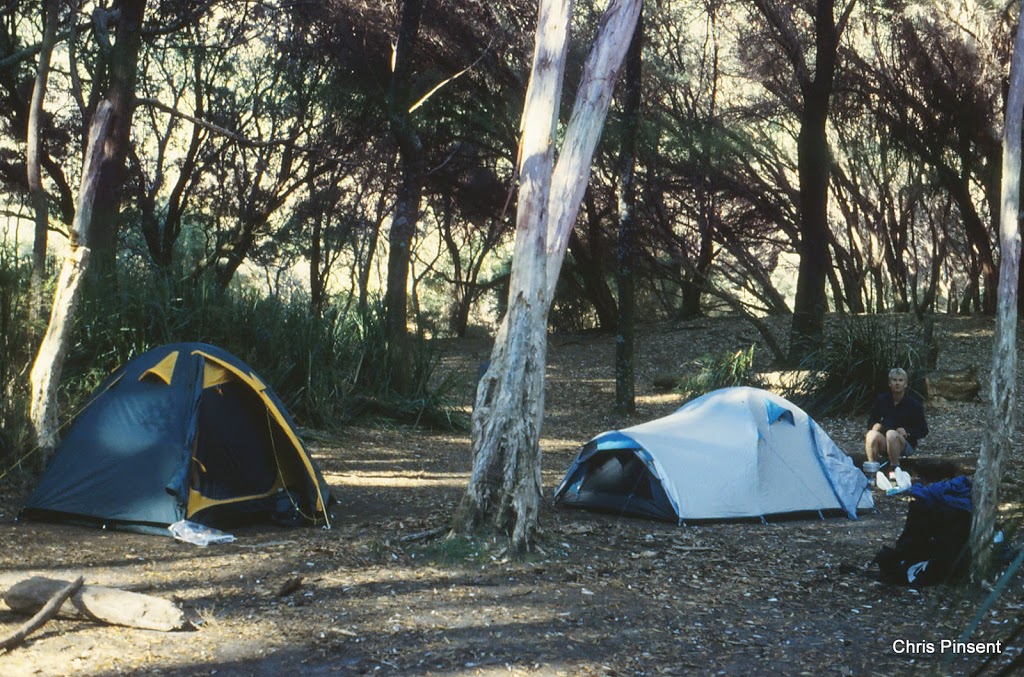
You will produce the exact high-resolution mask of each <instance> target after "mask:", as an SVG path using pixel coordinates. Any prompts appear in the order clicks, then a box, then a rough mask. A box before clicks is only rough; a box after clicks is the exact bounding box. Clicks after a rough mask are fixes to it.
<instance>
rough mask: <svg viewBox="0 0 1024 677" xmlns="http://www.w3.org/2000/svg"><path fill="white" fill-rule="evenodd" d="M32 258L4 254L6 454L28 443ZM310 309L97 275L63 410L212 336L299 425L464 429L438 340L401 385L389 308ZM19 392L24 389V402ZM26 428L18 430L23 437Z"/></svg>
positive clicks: (0, 409)
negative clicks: (442, 369) (162, 354)
mask: <svg viewBox="0 0 1024 677" xmlns="http://www.w3.org/2000/svg"><path fill="white" fill-rule="evenodd" d="M28 274H29V271H28V267H27V265H26V261H24V260H17V259H14V258H11V257H9V256H6V255H4V254H2V253H0V281H2V282H3V283H4V284H3V285H0V329H2V330H3V332H2V333H0V387H2V388H3V394H4V397H3V398H0V423H2V424H3V425H2V426H0V430H2V431H3V432H2V433H0V457H2V456H3V455H4V454H5V453H7V450H15V449H24V450H27V448H28V444H29V440H30V439H31V436H30V428H29V427H28V421H27V390H28V385H27V384H28V365H29V364H30V362H31V359H32V357H33V356H32V355H31V354H30V351H29V350H28V349H27V346H30V345H31V341H30V340H29V338H28V335H29V330H28V327H27V317H26V313H25V312H24V304H25V297H26V296H27V292H26V290H27V287H28ZM344 300H345V299H335V300H334V301H335V302H334V303H330V304H327V307H326V308H325V309H324V310H323V311H322V312H319V313H316V312H311V311H310V309H309V303H308V300H307V299H304V298H301V297H294V298H290V299H282V298H278V297H273V296H266V295H263V294H260V293H258V292H257V291H256V290H254V289H249V288H232V289H228V290H222V289H219V288H218V287H216V286H215V285H214V284H212V283H211V282H209V281H205V280H201V281H199V282H198V283H196V282H194V281H191V280H187V279H186V278H185V276H184V275H181V276H175V275H165V274H160V273H157V272H152V271H145V270H139V269H137V268H131V267H129V266H126V265H124V264H121V265H120V266H119V270H118V271H117V273H116V275H115V276H113V277H107V278H105V279H98V278H93V277H91V278H90V279H89V281H88V283H87V285H86V287H85V289H84V290H83V294H82V300H81V302H80V305H79V308H78V311H77V313H76V316H75V327H74V330H73V332H72V337H71V344H70V346H69V350H68V355H67V359H66V361H65V364H64V370H63V372H62V374H61V387H60V391H59V398H60V403H59V411H60V413H61V421H62V423H66V422H68V421H69V420H70V419H71V417H73V416H74V415H75V414H76V413H77V412H78V411H79V410H80V409H81V408H82V407H83V406H84V405H85V404H86V403H87V401H88V397H89V395H90V394H91V393H92V391H93V390H94V389H95V388H96V387H97V386H98V385H99V384H100V382H102V381H103V380H104V379H105V378H106V377H107V376H108V375H109V374H110V373H111V372H112V371H113V370H115V369H117V368H118V367H119V366H121V365H122V364H124V363H125V362H127V361H129V360H131V359H132V358H134V357H136V356H138V355H140V354H141V353H143V352H145V351H146V350H149V349H150V348H153V347H156V346H159V345H163V344H165V343H173V342H178V341H202V342H206V343H212V344H215V345H218V346H221V347H223V348H225V349H226V350H228V351H230V352H232V353H234V354H235V355H237V356H238V357H239V358H241V359H242V360H244V361H245V362H247V363H248V364H249V365H251V366H252V367H253V369H255V370H256V371H257V372H258V373H259V374H260V375H261V377H262V378H263V379H264V380H265V381H266V382H267V383H270V384H272V386H273V388H274V390H275V392H277V394H278V395H279V396H280V397H281V399H282V401H283V402H284V404H285V406H286V407H287V408H288V409H289V410H290V411H291V413H292V414H293V415H294V416H295V419H296V420H297V421H301V422H302V423H303V424H304V425H308V426H311V427H334V426H337V425H340V424H342V423H345V422H347V421H350V420H352V419H354V418H356V417H359V416H364V415H373V416H385V417H388V418H391V419H397V420H400V421H403V422H408V423H412V424H417V425H428V426H435V427H444V428H447V429H453V428H463V427H465V425H466V423H465V421H464V420H463V419H464V416H460V415H457V414H453V413H451V412H450V411H449V410H448V407H447V400H446V397H447V396H448V395H449V394H450V392H451V389H452V387H453V385H454V382H453V381H452V380H451V379H447V380H441V381H440V382H439V383H437V384H435V385H430V386H429V387H428V384H429V383H430V378H431V375H432V372H433V369H434V367H435V366H436V364H437V359H436V357H435V355H434V353H433V350H432V346H431V344H430V343H429V342H428V341H426V340H424V339H420V340H418V341H417V342H416V344H415V353H414V363H415V374H414V388H413V391H412V392H413V394H412V396H407V397H402V396H399V395H398V394H397V393H395V392H394V391H393V390H392V389H391V387H390V380H389V374H388V372H387V367H386V359H385V356H386V344H385V342H384V338H383V337H384V331H383V312H382V310H381V309H380V308H379V307H376V308H374V310H373V311H371V312H370V313H368V315H369V316H368V317H358V313H356V312H355V311H354V310H350V309H351V308H353V307H354V305H355V304H345V303H343V301H344ZM12 395H17V397H14V396H12ZM16 433H17V434H16Z"/></svg>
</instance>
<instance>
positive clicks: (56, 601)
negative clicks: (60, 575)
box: [0, 576, 85, 651]
mask: <svg viewBox="0 0 1024 677" xmlns="http://www.w3.org/2000/svg"><path fill="white" fill-rule="evenodd" d="M84 582H85V579H84V578H82V577H81V576H79V577H78V578H76V579H75V580H74V581H72V582H71V583H68V584H67V585H66V586H64V587H63V588H61V589H60V590H58V591H57V594H55V595H54V596H53V597H51V598H50V599H49V601H47V602H46V604H45V605H44V606H43V608H42V609H40V610H39V612H38V613H37V614H36V615H35V616H33V617H32V618H30V619H28V620H27V621H25V623H23V624H22V625H21V627H19V628H18V629H17V630H15V631H14V632H13V633H12V634H11V636H10V637H8V638H7V639H4V640H0V651H10V650H11V649H13V648H14V647H16V646H18V645H19V644H21V643H22V642H24V641H25V639H26V638H28V636H29V635H31V634H32V633H33V632H35V631H36V630H38V629H39V628H41V627H43V626H44V625H46V624H47V623H49V622H50V619H52V618H53V617H54V616H56V615H57V612H58V611H60V607H61V605H63V604H64V602H66V601H67V600H68V598H69V597H71V595H73V594H75V593H76V592H78V591H79V590H81V589H82V583H84Z"/></svg>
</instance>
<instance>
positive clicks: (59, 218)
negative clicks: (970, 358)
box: [0, 0, 1016, 457]
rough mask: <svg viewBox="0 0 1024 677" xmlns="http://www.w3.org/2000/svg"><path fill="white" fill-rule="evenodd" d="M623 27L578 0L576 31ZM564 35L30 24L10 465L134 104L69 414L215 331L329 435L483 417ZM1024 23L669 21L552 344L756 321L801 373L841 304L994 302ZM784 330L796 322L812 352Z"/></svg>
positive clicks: (70, 366)
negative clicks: (463, 352) (539, 59)
mask: <svg viewBox="0 0 1024 677" xmlns="http://www.w3.org/2000/svg"><path fill="white" fill-rule="evenodd" d="M603 9H604V3H595V2H592V1H591V0H579V1H578V2H577V3H576V9H575V13H574V16H575V21H576V23H577V24H578V25H574V27H573V33H574V34H577V35H590V34H592V33H593V31H594V29H595V26H596V24H597V21H598V19H599V17H600V13H601V12H602V11H603ZM535 14H536V5H535V3H533V2H530V1H528V0H508V1H506V2H500V3H489V2H477V1H475V0H455V1H449V0H406V1H405V2H363V1H361V0H351V1H342V0H331V1H328V2H301V1H300V2H243V1H240V0H207V1H204V2H179V1H177V0H163V1H159V0H150V1H149V2H146V1H145V0H123V1H120V2H118V1H115V2H110V3H108V2H98V3H97V2H87V1H82V0H45V1H40V2H31V1H24V0H8V1H7V2H5V3H3V5H2V7H0V229H2V231H3V237H2V241H0V283H2V285H0V388H2V389H3V393H4V396H3V397H2V398H0V447H2V450H0V455H6V456H8V457H10V456H11V455H17V454H21V453H23V452H24V451H25V450H26V449H28V447H29V446H30V442H29V440H30V433H29V426H28V423H27V420H28V419H27V416H28V412H27V409H28V403H27V389H28V384H27V382H28V378H27V374H28V369H29V367H30V365H31V362H32V359H33V357H34V354H35V349H36V347H37V346H38V341H39V338H40V337H41V335H42V332H43V330H44V329H45V326H46V319H47V317H48V314H49V305H50V302H51V297H52V289H53V285H54V283H55V278H56V271H57V268H58V267H59V263H60V261H61V258H62V256H63V252H64V251H65V250H66V246H67V234H68V232H69V231H70V228H71V225H72V224H73V222H74V220H75V214H76V209H77V206H78V205H77V202H76V200H77V198H78V190H77V186H78V185H79V182H80V180H81V176H80V175H81V168H82V165H83V151H84V148H85V146H86V141H87V131H88V129H89V127H90V124H91V122H92V119H93V116H94V113H95V111H96V109H97V105H98V103H99V102H100V101H101V100H104V99H106V100H107V101H109V102H110V104H111V107H112V110H113V122H112V131H111V135H110V137H109V139H108V141H107V143H106V144H105V146H104V148H103V157H102V165H101V167H100V172H99V175H98V176H99V184H98V187H97V192H96V200H95V202H94V203H93V205H92V211H91V216H90V219H89V224H88V225H89V230H90V235H89V241H88V245H89V247H90V248H91V250H92V267H91V269H90V276H89V280H88V284H87V287H86V291H85V293H84V296H83V300H82V306H81V308H80V309H79V313H78V319H77V322H76V325H75V329H74V335H73V338H72V341H71V348H70V353H69V355H68V362H67V366H66V368H65V372H64V378H63V380H62V389H61V397H62V400H61V401H62V409H61V412H62V419H63V418H64V416H65V415H66V414H69V413H70V412H73V411H74V410H75V409H76V408H77V407H78V406H80V405H81V404H82V403H83V402H84V399H85V397H86V395H87V394H88V392H89V391H90V390H91V389H92V387H94V386H95V385H96V384H97V383H98V382H99V380H100V379H101V378H102V377H103V376H105V375H106V374H107V373H108V372H109V371H110V370H112V369H113V368H115V367H116V366H118V365H119V364H121V363H123V362H124V361H125V360H126V359H127V358H129V357H131V356H133V355H135V354H138V353H140V352H142V351H143V350H145V349H147V348H149V347H151V346H154V345H158V344H161V343H165V342H169V341H174V340H203V341H208V342H212V343H217V344H219V345H222V346H223V347H225V348H227V349H228V350H230V351H232V352H234V353H235V354H237V355H238V356H240V357H241V358H242V359H243V360H245V361H247V362H249V363H250V364H252V365H253V366H254V367H255V368H256V369H257V370H259V371H260V372H261V373H262V374H264V375H265V376H266V378H267V379H268V380H269V381H271V382H273V383H274V385H275V389H276V390H277V392H279V393H280V394H281V395H282V397H283V398H284V399H285V401H286V404H287V405H288V407H289V408H290V409H291V410H292V411H293V413H295V414H296V416H297V418H298V419H299V420H301V421H303V422H304V423H305V424H307V425H310V426H331V425H336V424H339V423H342V422H344V421H346V420H349V419H351V418H352V417H354V416H357V415H360V414H363V413H367V412H370V413H379V412H387V413H388V414H389V415H393V416H398V417H407V418H409V419H410V420H420V421H423V420H425V418H424V417H426V420H428V421H432V422H437V423H446V424H447V423H454V421H452V420H451V419H450V418H449V417H446V416H445V415H444V413H443V410H442V407H441V406H440V405H441V403H442V402H443V399H444V392H445V387H446V384H445V383H440V384H439V383H438V382H437V380H436V379H435V380H431V371H432V365H433V364H434V359H433V357H432V355H431V346H430V340H431V339H433V338H437V337H444V336H458V337H463V336H466V335H468V334H470V335H471V334H474V333H475V334H478V335H485V334H486V333H487V332H489V331H490V330H491V329H492V328H493V326H494V324H495V322H496V320H497V318H498V317H499V316H500V314H501V312H502V307H503V304H504V301H505V293H504V292H505V291H506V290H507V285H508V274H509V269H510V256H511V247H510V245H511V240H512V237H513V232H512V231H513V228H514V214H515V200H516V176H515V175H514V168H515V167H516V162H517V148H518V138H519V117H520V114H521V111H522V109H523V96H524V92H525V87H526V81H527V78H528V75H529V63H530V58H531V47H532V41H533V33H534V31H535V28H536V27H535V25H534V22H535ZM1015 16H1016V12H1015V8H1014V7H1013V6H1012V3H1005V2H990V1H988V0H978V1H973V0H964V1H954V2H951V1H938V0H936V1H930V0H925V1H923V2H900V1H892V2H874V1H868V0H864V1H862V2H856V1H853V0H851V1H850V2H848V3H844V2H834V0H818V1H817V2H811V1H807V2H788V1H783V0H671V1H670V0H664V1H651V2H647V3H645V5H644V9H643V18H642V25H641V28H640V29H639V30H638V32H637V37H636V38H635V41H634V45H635V47H636V48H635V49H634V50H633V51H632V52H631V53H630V55H629V56H628V57H627V63H626V65H625V66H624V69H623V72H624V75H623V76H622V81H621V82H620V83H619V86H618V87H617V89H616V97H617V98H616V100H615V101H614V102H613V104H612V108H611V112H610V114H609V118H608V120H607V123H606V125H605V129H604V133H603V137H602V141H601V145H600V146H599V148H598V152H597V154H596V156H595V159H594V163H595V164H594V171H593V174H592V177H591V179H590V183H589V187H588V189H587V193H586V196H585V198H584V203H583V209H582V210H581V214H580V217H579V219H578V222H577V224H576V228H575V230H574V232H573V233H572V235H571V237H570V240H569V248H568V256H567V257H566V263H565V266H564V268H563V270H562V272H561V278H560V280H559V285H558V291H557V294H556V298H555V301H554V306H553V309H552V312H551V316H550V323H551V329H552V330H554V331H581V330H588V329H600V330H603V331H616V332H619V334H625V333H628V332H631V327H632V326H633V325H634V324H635V323H637V322H638V321H640V320H643V321H649V320H658V319H669V320H671V319H680V318H688V317H693V316H696V315H700V314H718V313H738V314H742V315H744V316H747V317H748V318H749V319H750V320H752V321H753V322H754V323H755V324H756V325H757V326H758V327H759V328H760V330H761V331H762V335H763V338H764V339H765V340H766V342H767V343H768V345H769V346H770V347H771V349H772V352H773V353H774V355H773V357H774V358H775V359H776V360H778V361H779V362H786V361H788V362H790V363H794V362H799V361H800V360H801V359H803V358H805V357H806V356H807V354H808V353H809V352H810V351H811V349H812V347H813V346H814V345H816V344H815V341H816V340H817V339H819V338H820V336H821V334H822V332H823V320H824V316H825V314H826V313H837V314H854V313H858V314H859V313H885V312H889V311H898V312H907V311H912V312H913V313H914V314H915V315H916V317H917V318H918V319H919V320H925V319H927V317H928V316H929V315H931V314H934V313H994V311H995V301H996V294H995V292H996V281H997V270H998V257H999V254H998V251H997V237H996V235H997V231H998V215H999V214H998V213H999V187H1000V163H1001V154H1002V149H1001V144H1000V133H1001V129H1002V111H1003V108H1004V99H1005V95H1006V90H1007V82H1006V78H1007V73H1008V71H1009V68H1008V62H1009V57H1010V49H1011V43H1012V37H1013V32H1014V30H1015V26H1014V22H1015ZM584 43H585V41H583V43H579V44H576V46H575V47H574V48H571V49H575V50H576V51H571V52H570V55H569V67H568V72H567V80H568V81H567V91H569V92H572V91H573V90H574V82H575V81H576V80H578V78H579V74H580V70H581V68H582V61H583V58H584V56H585V49H584V46H581V45H584ZM574 44H575V43H574ZM570 99H571V97H566V100H570ZM566 105H568V104H566ZM566 112H567V111H566ZM765 316H792V325H791V326H792V329H791V332H790V335H789V336H774V335H772V334H771V330H770V329H769V325H768V324H765V323H763V322H760V318H763V317H765ZM776 326H777V324H776ZM611 373H612V366H611V365H609V374H610V375H611Z"/></svg>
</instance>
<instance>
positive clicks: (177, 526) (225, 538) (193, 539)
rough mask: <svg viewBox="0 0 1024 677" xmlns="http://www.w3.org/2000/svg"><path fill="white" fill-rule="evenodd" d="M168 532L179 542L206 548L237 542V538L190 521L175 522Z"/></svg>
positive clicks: (168, 528)
mask: <svg viewBox="0 0 1024 677" xmlns="http://www.w3.org/2000/svg"><path fill="white" fill-rule="evenodd" d="M167 530H168V531H170V532H171V535H172V536H174V537H175V538H176V539H178V540H179V541H185V542H186V543H191V544H193V545H199V546H202V547H204V548H205V547H206V546H208V545H210V544H211V543H231V542H232V541H234V540H235V537H234V536H232V535H231V534H226V533H224V532H223V531H220V530H219V529H214V528H213V527H208V526H205V525H202V524H196V523H195V522H189V521H188V520H181V521H180V522H175V523H174V524H172V525H171V526H169V527H167Z"/></svg>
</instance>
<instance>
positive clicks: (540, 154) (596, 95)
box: [453, 0, 641, 554]
mask: <svg viewBox="0 0 1024 677" xmlns="http://www.w3.org/2000/svg"><path fill="white" fill-rule="evenodd" d="M640 4H641V3H640V0H612V2H611V4H610V5H609V7H608V9H607V11H606V12H605V16H604V18H603V19H602V21H601V26H600V28H599V30H598V35H597V37H596V39H595V44H594V47H593V49H592V51H591V53H590V56H589V57H588V58H587V62H586V66H585V68H584V74H583V80H582V82H581V84H580V90H579V92H578V94H577V98H576V104H575V107H574V110H573V114H572V117H571V119H570V121H569V126H568V128H567V130H566V136H565V141H564V143H563V147H562V150H561V152H560V154H559V159H558V165H557V167H553V163H554V145H555V131H556V126H557V122H558V110H559V105H560V99H561V91H562V81H563V75H564V69H565V55H566V51H567V47H568V39H569V23H570V21H571V17H572V2H571V0H541V1H540V6H539V13H538V22H537V38H536V43H535V47H534V61H533V71H532V73H531V75H530V84H529V86H528V88H527V92H526V101H525V103H524V106H523V119H522V123H521V127H522V143H521V147H520V158H519V177H520V178H519V200H518V206H517V212H516V242H515V251H514V254H513V257H514V258H513V264H512V277H511V281H510V288H509V302H508V311H507V312H506V314H505V318H504V320H503V321H502V324H501V327H500V328H499V330H498V335H497V337H496V338H495V342H494V349H493V351H492V353H491V364H490V367H489V368H488V370H487V373H486V374H484V376H483V378H482V379H481V380H480V383H479V385H478V387H477V397H476V407H475V409H474V411H473V474H472V477H471V479H470V483H469V487H468V488H467V490H466V494H465V496H464V497H463V499H462V503H461V504H460V506H459V511H458V513H457V514H456V517H455V521H454V524H453V533H467V534H468V533H473V532H477V531H485V532H492V531H493V532H495V533H500V534H504V535H507V536H508V537H509V539H510V547H509V549H510V551H511V552H512V553H514V554H515V553H522V552H524V551H526V550H527V549H529V547H530V545H531V541H532V538H533V534H534V531H535V530H536V526H537V521H538V516H539V507H540V498H541V452H540V431H541V424H542V422H543V418H544V370H545V367H546V364H547V318H548V311H549V310H550V308H551V300H552V293H553V290H554V283H555V281H557V278H558V271H559V269H560V268H561V264H562V259H563V258H564V256H565V248H566V245H567V243H568V240H569V232H570V230H571V229H572V226H573V223H574V222H575V220H576V215H577V213H578V212H579V207H580V202H581V201H582V199H583V193H584V191H585V190H586V184H587V181H588V179H589V176H590V163H591V159H592V157H593V153H594V148H595V147H596V145H597V141H598V139H599V138H600V135H601V128H602V127H603V125H604V119H605V115H606V114H607V110H608V104H609V102H610V101H611V93H612V90H613V88H614V84H615V80H616V76H617V73H618V69H619V67H620V66H621V65H622V61H623V58H624V57H625V54H626V50H627V49H628V47H629V43H630V41H631V39H632V35H633V28H634V26H635V25H636V20H637V16H638V15H639V12H640Z"/></svg>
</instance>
